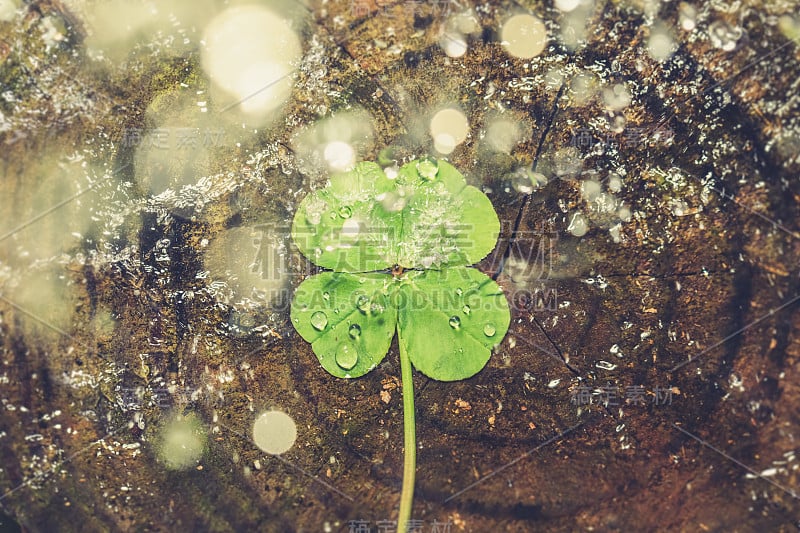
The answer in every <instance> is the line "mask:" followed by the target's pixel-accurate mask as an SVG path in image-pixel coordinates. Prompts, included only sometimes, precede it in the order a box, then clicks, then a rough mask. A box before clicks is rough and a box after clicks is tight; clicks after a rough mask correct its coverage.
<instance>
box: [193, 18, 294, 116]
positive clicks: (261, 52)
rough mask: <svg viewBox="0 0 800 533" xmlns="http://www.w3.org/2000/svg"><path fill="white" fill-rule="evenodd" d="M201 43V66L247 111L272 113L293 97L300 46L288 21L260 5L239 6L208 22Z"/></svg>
mask: <svg viewBox="0 0 800 533" xmlns="http://www.w3.org/2000/svg"><path fill="white" fill-rule="evenodd" d="M203 41H204V43H205V47H204V48H203V51H202V65H203V70H205V71H206V73H207V74H208V75H209V77H210V78H211V80H212V81H213V82H214V83H215V84H216V85H217V86H218V87H220V88H221V89H222V90H223V91H225V92H227V93H228V94H230V95H231V96H232V97H234V98H236V99H237V100H240V101H241V109H242V111H244V112H245V113H248V114H262V113H265V112H268V111H272V110H274V109H276V108H278V107H279V106H281V105H282V104H283V103H284V102H285V101H286V99H287V98H288V97H289V94H290V93H291V91H292V79H291V76H290V74H291V72H292V71H293V65H292V62H294V61H296V60H297V59H298V58H299V57H300V54H301V52H302V48H301V46H300V40H299V38H298V37H297V34H296V33H295V32H294V31H293V30H292V28H291V24H290V22H289V21H288V20H285V19H283V18H281V17H280V16H278V15H276V14H275V13H273V12H272V11H270V10H269V9H266V8H263V7H261V6H257V5H245V6H235V7H231V8H228V9H226V10H225V11H223V12H222V13H220V14H219V15H217V16H216V17H215V18H214V19H213V20H212V21H211V22H210V23H209V24H208V26H206V28H205V32H204V34H203Z"/></svg>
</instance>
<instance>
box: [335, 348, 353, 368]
mask: <svg viewBox="0 0 800 533" xmlns="http://www.w3.org/2000/svg"><path fill="white" fill-rule="evenodd" d="M357 362H358V352H356V350H355V348H353V347H352V346H350V345H349V344H347V343H344V342H343V343H341V344H340V345H339V347H338V348H336V364H337V365H339V366H340V367H342V368H344V369H345V370H350V369H351V368H353V367H354V366H356V363H357Z"/></svg>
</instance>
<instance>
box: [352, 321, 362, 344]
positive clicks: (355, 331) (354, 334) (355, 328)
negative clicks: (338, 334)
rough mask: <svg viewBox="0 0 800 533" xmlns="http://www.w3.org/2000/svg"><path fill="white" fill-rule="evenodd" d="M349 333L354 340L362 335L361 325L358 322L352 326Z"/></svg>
mask: <svg viewBox="0 0 800 533" xmlns="http://www.w3.org/2000/svg"><path fill="white" fill-rule="evenodd" d="M349 333H350V338H351V339H353V340H356V339H358V338H359V337H360V336H361V326H359V325H358V324H353V325H352V326H350V330H349Z"/></svg>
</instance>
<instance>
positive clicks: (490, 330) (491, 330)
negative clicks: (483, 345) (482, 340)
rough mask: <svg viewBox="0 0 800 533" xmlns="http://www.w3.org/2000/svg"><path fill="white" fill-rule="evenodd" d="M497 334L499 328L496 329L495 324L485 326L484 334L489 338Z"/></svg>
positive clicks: (489, 323)
mask: <svg viewBox="0 0 800 533" xmlns="http://www.w3.org/2000/svg"><path fill="white" fill-rule="evenodd" d="M495 333H497V328H495V327H494V324H492V323H491V322H488V323H487V324H486V325H485V326H483V334H484V335H486V336H487V337H494V334H495Z"/></svg>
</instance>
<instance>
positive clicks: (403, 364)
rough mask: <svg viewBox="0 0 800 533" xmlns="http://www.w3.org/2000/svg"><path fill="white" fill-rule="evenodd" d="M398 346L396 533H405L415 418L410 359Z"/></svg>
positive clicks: (411, 499) (413, 468)
mask: <svg viewBox="0 0 800 533" xmlns="http://www.w3.org/2000/svg"><path fill="white" fill-rule="evenodd" d="M398 340H399V342H398V344H399V345H400V380H401V382H402V383H401V386H402V387H403V436H404V443H403V444H404V453H403V487H402V489H401V490H400V511H399V513H398V517H397V532H398V533H406V531H407V530H408V521H409V519H410V518H411V507H412V505H413V502H414V479H415V476H416V471H417V437H416V417H415V416H414V381H413V380H412V376H411V359H409V358H408V354H407V353H406V351H405V349H404V343H403V340H402V339H398Z"/></svg>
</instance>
